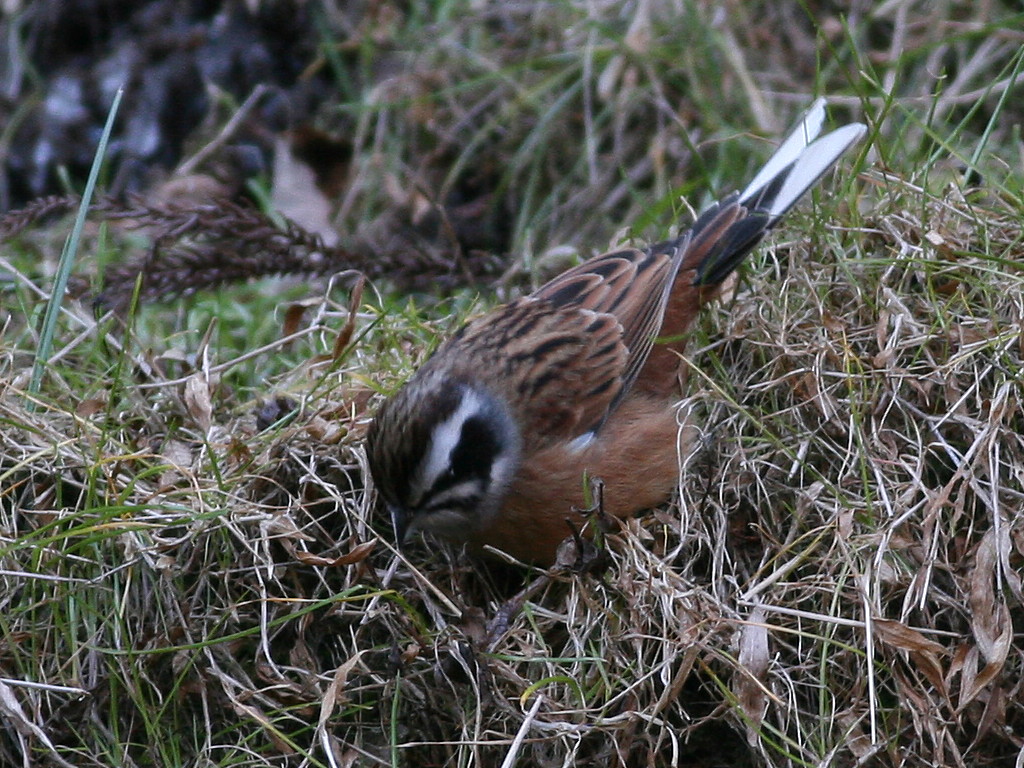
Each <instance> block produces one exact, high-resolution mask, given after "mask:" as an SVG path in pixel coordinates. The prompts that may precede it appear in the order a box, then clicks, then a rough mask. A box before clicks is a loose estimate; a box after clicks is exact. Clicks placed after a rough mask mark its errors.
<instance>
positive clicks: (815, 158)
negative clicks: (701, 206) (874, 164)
mask: <svg viewBox="0 0 1024 768" xmlns="http://www.w3.org/2000/svg"><path fill="white" fill-rule="evenodd" d="M824 122H825V99H818V100H817V101H815V102H814V104H813V105H812V106H811V108H810V109H809V110H808V111H807V113H806V114H805V115H804V116H803V118H802V119H801V120H800V123H799V124H798V125H797V127H796V128H795V129H794V130H793V132H792V133H790V134H789V136H788V137H787V138H786V140H785V141H783V142H782V145H781V146H780V147H779V148H778V149H777V150H775V154H774V155H772V156H771V159H769V160H768V162H767V163H765V165H764V167H763V168H761V170H760V171H758V172H757V175H756V176H754V178H753V180H752V181H751V182H750V183H749V184H748V185H747V187H746V189H744V190H743V191H742V192H739V193H734V194H732V195H729V196H728V197H726V198H724V199H723V200H720V201H719V202H717V203H715V204H714V205H713V206H711V207H710V208H709V209H708V210H706V211H704V212H703V213H702V214H701V215H700V217H698V219H697V221H696V222H695V223H694V225H693V227H692V228H691V230H690V237H691V240H690V243H691V245H690V248H689V249H688V251H689V254H688V256H689V258H685V257H684V261H690V259H692V258H693V257H694V256H698V258H697V259H693V261H690V264H685V263H684V264H683V265H682V269H681V272H683V273H685V272H686V271H688V269H693V270H694V272H695V278H694V281H693V283H694V285H717V284H718V283H721V282H722V281H723V280H724V279H725V278H726V277H728V276H729V274H730V273H731V272H732V271H733V270H734V269H735V268H736V267H737V265H738V264H739V263H740V262H741V261H742V260H743V259H744V258H745V257H746V255H747V254H748V253H750V251H751V250H752V249H753V248H754V246H755V245H757V243H758V242H759V241H760V240H761V238H762V237H763V236H764V234H765V233H766V232H767V231H768V230H770V229H771V228H772V227H773V226H775V224H776V223H777V222H778V221H779V219H781V218H782V217H783V216H784V215H785V214H786V212H787V211H789V209H790V208H792V207H793V206H794V205H795V204H796V203H797V201H798V200H799V199H800V198H801V197H803V194H804V193H805V192H806V191H807V190H808V189H810V188H811V187H812V186H814V184H815V182H817V181H818V179H820V178H821V177H822V175H823V174H824V173H825V171H827V170H828V169H829V168H831V167H832V165H834V164H835V162H836V160H838V159H839V157H840V156H841V155H842V154H843V153H844V152H845V151H846V150H847V149H849V148H850V147H851V146H852V145H853V144H854V143H855V142H857V141H858V140H859V139H860V138H861V137H862V136H863V135H864V133H865V132H866V131H867V128H866V126H864V125H863V124H862V123H850V124H849V125H844V126H843V127H842V128H838V129H837V130H835V131H832V132H831V133H826V134H825V135H824V136H819V134H820V133H821V126H822V124H823V123H824ZM702 246H703V247H702Z"/></svg>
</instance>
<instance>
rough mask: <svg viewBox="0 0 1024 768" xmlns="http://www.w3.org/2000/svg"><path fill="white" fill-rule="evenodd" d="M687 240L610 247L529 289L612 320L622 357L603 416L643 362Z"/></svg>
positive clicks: (634, 376) (611, 408)
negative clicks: (618, 380) (618, 248)
mask: <svg viewBox="0 0 1024 768" xmlns="http://www.w3.org/2000/svg"><path fill="white" fill-rule="evenodd" d="M687 243H688V234H687V235H684V236H683V237H681V238H680V239H679V240H676V241H673V242H668V243H661V244H660V245H658V246H655V247H653V248H649V249H647V250H643V251H641V250H638V249H635V248H633V249H625V250H621V251H612V252H610V253H606V254H603V255H601V256H597V257H595V258H593V259H590V260H589V261H586V262H584V263H582V264H580V265H579V266H577V267H574V268H573V269H570V270H569V271H567V272H564V273H562V274H561V275H559V276H558V277H556V278H554V279H553V280H552V281H551V282H549V283H547V284H546V285H544V286H541V287H540V288H539V289H538V290H537V291H536V292H535V293H534V294H533V295H534V297H536V298H538V299H544V300H547V301H550V302H552V303H553V304H555V305H556V306H566V307H569V306H575V307H585V308H587V309H590V310H593V311H595V312H600V313H605V314H608V315H611V316H613V317H615V318H616V319H617V320H618V322H619V324H620V326H621V331H620V332H621V335H622V343H623V344H624V345H625V347H626V349H627V350H628V357H627V359H626V363H625V366H624V367H623V369H622V371H621V373H620V378H621V382H622V384H621V388H620V390H619V394H618V396H617V397H616V398H615V399H614V400H613V401H612V402H611V403H610V404H609V407H608V411H607V414H606V417H607V415H608V414H611V412H612V411H613V410H615V407H616V406H617V405H618V404H619V402H620V401H621V399H622V398H623V397H625V396H626V394H628V392H629V390H630V388H631V387H632V385H633V382H634V381H635V380H636V377H637V376H638V375H639V374H640V371H641V370H642V369H643V367H644V365H645V363H646V362H647V359H648V357H649V355H650V352H651V349H652V347H653V346H654V341H655V339H656V337H657V336H658V334H659V332H660V331H661V325H662V321H663V319H664V315H665V306H666V304H667V302H668V301H669V298H670V296H671V293H672V286H673V283H674V282H675V276H676V273H677V272H678V271H679V265H680V257H681V255H682V254H683V253H684V252H685V250H686V248H687ZM597 428H600V424H597V425H596V426H595V429H597Z"/></svg>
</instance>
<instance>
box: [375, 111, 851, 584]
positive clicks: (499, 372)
mask: <svg viewBox="0 0 1024 768" xmlns="http://www.w3.org/2000/svg"><path fill="white" fill-rule="evenodd" d="M825 113H826V102H825V99H823V98H822V99H818V100H817V101H815V102H814V103H813V105H812V106H811V108H810V109H809V110H808V111H807V113H806V114H805V115H804V116H803V118H802V119H801V120H800V121H799V123H798V124H797V126H796V128H795V129H794V130H793V131H792V132H791V133H790V134H789V135H788V137H787V138H786V139H785V140H784V141H783V142H782V144H781V145H780V146H779V148H778V149H777V150H776V151H775V153H774V154H773V155H772V156H771V157H770V159H769V160H768V162H767V163H766V164H765V165H764V167H762V168H761V170H760V171H758V173H757V174H756V175H755V176H754V178H753V179H752V180H751V181H750V183H749V184H747V186H746V187H745V188H744V189H743V191H742V192H733V193H732V194H729V195H727V196H725V197H723V198H721V199H719V200H718V201H717V202H715V203H714V204H712V205H711V206H710V207H708V208H707V209H706V210H704V211H703V212H702V213H701V214H700V215H699V216H698V217H697V218H696V220H695V221H694V223H693V224H692V225H691V226H690V227H689V228H688V229H686V230H685V231H682V232H681V233H680V234H679V235H678V236H677V237H675V238H673V239H670V240H666V241H664V242H660V243H656V244H654V245H651V246H649V247H646V248H625V249H620V250H614V251H611V252H609V253H605V254H603V255H600V256H595V257H593V258H590V259H588V260H586V261H583V262H581V263H580V264H578V265H576V266H574V267H571V268H569V269H568V270H567V271H565V272H563V273H561V274H559V275H558V276H556V277H555V278H553V279H552V280H550V281H549V282H548V283H546V284H544V285H542V286H541V287H540V288H538V289H537V290H535V291H534V292H533V293H531V294H529V295H526V296H523V297H521V298H517V299H515V300H513V301H511V302H509V303H507V304H504V305H502V306H499V307H497V308H495V309H493V310H491V311H489V312H485V313H483V314H481V315H480V316H478V317H476V318H475V319H471V320H470V321H469V322H467V323H466V324H465V325H463V326H462V327H461V328H460V329H459V330H458V331H457V332H456V333H454V335H452V336H451V337H450V338H449V339H448V340H447V341H445V342H443V343H442V344H441V345H440V346H439V347H438V348H437V349H436V351H435V352H434V353H433V354H432V355H431V356H430V357H429V358H428V359H427V360H426V361H425V362H424V363H423V365H422V366H420V368H419V369H418V370H417V371H416V372H415V373H413V374H412V376H411V377H410V378H409V379H408V380H407V381H406V382H405V384H404V385H402V386H401V387H400V388H399V389H398V390H397V391H396V392H395V393H394V394H393V395H392V396H390V397H389V398H386V399H385V401H384V402H383V404H382V405H381V406H380V407H379V408H378V410H377V412H376V414H375V416H374V417H373V420H372V421H371V423H370V426H369V428H368V430H367V434H366V456H367V462H368V465H369V469H370V475H371V478H372V480H373V485H374V486H375V487H376V489H377V493H378V495H379V496H380V497H381V498H382V499H383V502H384V504H385V506H386V508H387V510H388V512H389V513H390V517H391V523H392V527H393V529H394V536H395V540H396V543H397V545H398V546H399V547H400V548H401V547H403V546H404V545H405V544H407V543H408V542H409V541H410V540H411V539H412V538H413V537H414V535H415V534H416V533H417V532H425V533H427V534H430V536H431V537H432V538H433V539H435V540H436V539H440V540H442V541H444V542H448V543H450V544H454V545H457V546H458V545H465V547H466V548H467V549H468V551H470V552H471V553H477V554H479V553H488V552H489V550H488V549H487V548H488V547H490V548H493V549H496V550H499V551H502V552H504V553H506V554H507V555H509V556H511V557H513V558H515V559H516V560H518V561H520V562H522V563H528V564H534V565H537V566H547V565H551V564H552V563H553V562H554V561H555V557H556V553H557V551H558V546H559V544H560V543H561V542H562V541H563V540H565V539H566V538H567V537H568V536H570V535H571V534H572V530H573V528H572V522H571V521H572V520H573V519H574V514H573V511H574V510H576V511H577V512H578V510H580V509H583V508H585V507H586V504H585V502H586V501H587V500H588V489H587V485H588V483H589V482H592V479H599V480H600V481H601V482H602V484H603V490H602V497H601V507H602V508H603V510H604V512H606V513H608V514H610V515H612V516H615V517H618V518H625V517H628V516H632V515H634V514H636V513H639V512H642V511H644V510H647V509H650V508H653V507H657V506H658V505H660V504H663V503H664V502H666V501H668V500H670V499H671V497H672V494H673V493H674V492H675V491H676V488H677V486H678V482H679V462H678V448H677V445H678V436H679V431H680V427H679V422H678V421H677V418H676V411H677V408H678V404H679V402H680V400H681V392H680V383H679V382H680V377H679V372H680V365H681V353H682V351H683V349H684V347H685V345H686V337H687V330H688V328H689V326H690V325H691V323H692V322H693V320H694V318H695V317H696V316H697V314H698V312H699V310H700V309H701V306H702V305H703V304H705V303H706V302H707V301H708V300H709V299H711V298H712V297H714V296H715V295H716V292H717V291H718V289H719V288H720V286H721V285H722V283H723V281H724V280H725V279H726V278H727V277H728V276H729V275H730V274H732V272H733V271H734V270H735V269H736V267H737V266H738V265H739V264H740V262H741V261H742V260H743V259H744V258H745V257H746V256H747V255H748V254H749V253H750V252H751V251H752V250H753V249H754V247H755V246H756V245H757V244H758V243H759V242H760V241H761V240H762V238H763V237H764V236H765V235H766V234H767V233H768V232H769V231H770V230H771V229H772V228H773V227H774V226H775V225H776V224H777V223H778V222H779V220H780V219H781V218H782V217H783V216H784V215H785V214H786V213H787V212H788V211H789V210H790V209H791V208H792V207H793V205H795V204H796V202H797V201H798V200H799V199H800V198H801V196H802V195H803V194H804V193H805V192H806V191H807V190H808V189H810V188H811V187H812V186H813V185H814V184H815V183H816V182H817V181H818V180H819V179H820V177H821V176H822V175H823V174H824V173H825V172H826V171H827V170H828V169H829V168H831V167H832V166H833V165H834V164H835V163H836V162H837V161H838V159H839V157H840V156H841V155H842V154H843V153H844V152H845V151H846V150H847V149H849V147H851V146H852V145H853V144H855V143H856V142H857V141H859V140H860V139H861V137H862V136H863V135H864V133H865V132H866V130H867V128H866V126H864V125H863V124H861V123H850V124H848V125H845V126H843V127H840V128H838V129H836V130H834V131H832V132H831V133H827V134H825V135H823V136H821V135H819V134H820V133H821V129H822V125H823V124H824V121H825ZM575 519H577V520H580V519H582V518H580V517H579V515H578V514H577V515H576V516H575Z"/></svg>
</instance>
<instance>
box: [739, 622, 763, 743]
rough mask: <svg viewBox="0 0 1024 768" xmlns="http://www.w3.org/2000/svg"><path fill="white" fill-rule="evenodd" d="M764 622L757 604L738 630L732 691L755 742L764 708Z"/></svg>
mask: <svg viewBox="0 0 1024 768" xmlns="http://www.w3.org/2000/svg"><path fill="white" fill-rule="evenodd" d="M768 654H769V648H768V625H767V624H765V615H764V609H763V608H762V607H761V606H757V607H755V608H754V610H753V611H751V612H750V616H749V617H748V618H747V621H746V622H745V623H744V624H743V628H742V629H741V630H740V657H739V662H740V668H741V669H742V672H741V673H739V674H737V675H736V676H735V678H733V692H734V693H735V694H736V699H737V701H739V703H740V706H741V707H743V713H744V714H745V715H746V716H747V742H748V743H749V744H750V745H751V746H754V745H756V744H757V742H758V735H757V732H758V729H759V728H760V727H761V721H762V720H763V719H764V713H765V710H766V709H767V708H768V662H769V656H768Z"/></svg>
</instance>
